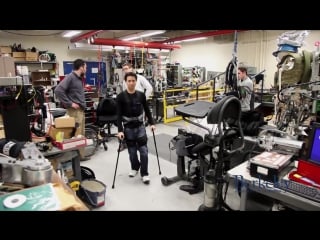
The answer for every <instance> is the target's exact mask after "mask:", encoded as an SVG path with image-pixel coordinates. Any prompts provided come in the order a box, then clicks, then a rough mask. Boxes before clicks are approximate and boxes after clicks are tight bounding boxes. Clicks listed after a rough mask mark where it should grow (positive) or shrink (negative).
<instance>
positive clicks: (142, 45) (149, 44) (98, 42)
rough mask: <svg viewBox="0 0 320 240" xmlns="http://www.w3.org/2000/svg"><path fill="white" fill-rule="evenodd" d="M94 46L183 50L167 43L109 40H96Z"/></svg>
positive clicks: (178, 46)
mask: <svg viewBox="0 0 320 240" xmlns="http://www.w3.org/2000/svg"><path fill="white" fill-rule="evenodd" d="M92 44H96V45H111V46H125V47H137V48H156V49H169V50H173V49H179V48H181V46H180V45H173V44H165V43H158V42H140V41H123V40H118V39H108V38H95V39H94V41H93V43H92Z"/></svg>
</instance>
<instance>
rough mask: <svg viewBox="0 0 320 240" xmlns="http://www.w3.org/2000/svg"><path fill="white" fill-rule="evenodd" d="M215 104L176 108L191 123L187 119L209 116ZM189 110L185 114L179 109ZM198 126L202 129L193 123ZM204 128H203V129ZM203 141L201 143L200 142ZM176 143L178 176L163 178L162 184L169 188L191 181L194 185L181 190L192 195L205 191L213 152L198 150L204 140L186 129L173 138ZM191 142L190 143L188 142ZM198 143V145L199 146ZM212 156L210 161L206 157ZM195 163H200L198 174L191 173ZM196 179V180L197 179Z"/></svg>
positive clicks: (183, 187) (187, 105)
mask: <svg viewBox="0 0 320 240" xmlns="http://www.w3.org/2000/svg"><path fill="white" fill-rule="evenodd" d="M214 105H215V103H213V102H206V101H196V102H194V103H188V104H183V105H179V106H178V107H176V108H175V110H176V112H177V114H179V115H182V117H183V119H184V120H185V121H187V122H188V121H189V119H187V117H194V118H204V117H206V115H207V114H208V110H209V109H211V107H213V106H214ZM182 108H183V109H186V108H188V110H189V112H188V113H183V110H182V111H179V109H182ZM192 123H193V124H195V125H196V126H200V127H202V126H201V125H200V124H198V123H195V122H192ZM202 128H203V127H202ZM200 139H201V141H200V143H199V140H200ZM173 140H174V141H175V142H176V143H175V146H174V148H175V149H176V153H177V176H174V177H170V178H168V177H162V178H161V182H162V184H163V185H164V186H169V185H171V184H173V183H175V182H178V181H181V180H184V181H189V182H191V183H192V185H189V186H188V185H182V186H180V189H181V190H183V191H187V192H189V193H190V194H193V193H197V192H200V191H202V190H203V176H204V173H205V172H206V171H207V167H208V165H209V162H210V161H211V160H210V159H213V153H212V151H209V150H210V148H201V149H198V147H199V145H200V144H202V142H203V138H202V137H201V136H199V135H197V134H191V133H188V132H187V131H186V130H185V129H178V135H177V136H176V137H175V138H173ZM188 140H190V141H188ZM197 143H198V144H197ZM208 154H209V155H210V159H209V160H208V159H207V158H206V155H208ZM186 158H188V171H187V172H186ZM193 161H199V166H198V168H197V169H196V173H195V174H193V173H191V172H190V165H191V163H192V162H193ZM195 177H196V178H195Z"/></svg>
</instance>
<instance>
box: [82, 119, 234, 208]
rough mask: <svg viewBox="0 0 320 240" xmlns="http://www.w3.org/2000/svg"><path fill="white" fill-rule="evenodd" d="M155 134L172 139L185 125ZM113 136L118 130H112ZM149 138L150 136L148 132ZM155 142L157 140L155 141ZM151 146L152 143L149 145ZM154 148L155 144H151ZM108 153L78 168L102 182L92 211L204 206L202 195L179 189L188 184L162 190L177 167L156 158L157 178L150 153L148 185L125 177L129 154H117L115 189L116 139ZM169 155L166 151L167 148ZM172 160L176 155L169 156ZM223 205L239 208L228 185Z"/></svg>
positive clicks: (162, 128)
mask: <svg viewBox="0 0 320 240" xmlns="http://www.w3.org/2000/svg"><path fill="white" fill-rule="evenodd" d="M156 127H157V129H156V132H155V134H156V135H157V134H160V133H165V134H168V135H171V136H175V135H177V132H178V128H179V127H184V128H186V127H187V128H188V127H190V126H187V125H186V123H185V122H183V121H178V122H173V123H169V124H162V123H161V124H157V125H156ZM112 130H113V132H116V131H117V129H116V128H113V129H112ZM147 134H148V136H152V133H151V131H150V129H149V128H147ZM156 139H157V138H156ZM149 144H151V143H149ZM152 144H154V143H152ZM107 145H108V150H107V151H105V150H104V149H103V148H102V146H101V148H100V149H99V150H98V151H97V152H96V153H95V155H94V156H92V157H91V159H90V160H88V161H82V162H81V165H82V166H86V167H89V168H91V169H92V170H93V171H94V173H95V176H96V179H97V180H99V181H102V182H103V183H104V184H105V185H106V186H107V188H106V194H105V204H104V206H102V207H99V208H93V209H92V210H94V211H197V210H198V208H199V206H200V205H201V204H202V203H203V200H204V192H203V191H202V192H200V193H196V194H189V193H188V192H185V191H182V190H180V189H179V186H180V185H185V184H190V183H188V182H185V181H179V182H177V183H174V184H172V185H170V186H164V185H163V184H162V183H161V178H162V177H163V176H167V177H173V176H176V175H177V168H176V164H175V163H173V162H171V161H168V159H167V160H166V159H163V158H161V157H159V162H160V169H161V172H162V174H161V175H159V168H158V161H157V157H156V155H154V154H151V153H150V152H149V176H150V179H151V181H150V184H149V185H145V184H143V183H142V180H141V177H140V175H137V176H136V177H134V178H130V177H129V176H128V173H129V170H130V164H129V159H128V151H127V150H124V151H122V152H120V154H119V160H118V167H117V173H116V178H115V184H114V188H112V183H113V179H114V173H115V167H116V160H117V153H118V152H117V149H118V146H119V143H118V140H117V139H116V138H111V139H110V141H109V142H108V143H107ZM168 151H169V148H168ZM171 157H172V158H174V157H175V153H174V152H173V154H172V155H171ZM226 202H227V203H228V205H229V206H230V207H231V208H233V209H235V210H238V209H239V207H240V198H239V196H238V193H237V191H236V190H235V188H234V187H233V183H232V182H230V184H229V189H228V193H227V198H226Z"/></svg>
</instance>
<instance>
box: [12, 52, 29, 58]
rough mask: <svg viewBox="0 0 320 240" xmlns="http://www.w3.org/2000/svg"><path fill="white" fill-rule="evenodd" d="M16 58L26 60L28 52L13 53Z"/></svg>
mask: <svg viewBox="0 0 320 240" xmlns="http://www.w3.org/2000/svg"><path fill="white" fill-rule="evenodd" d="M12 57H14V58H24V59H25V58H26V52H12Z"/></svg>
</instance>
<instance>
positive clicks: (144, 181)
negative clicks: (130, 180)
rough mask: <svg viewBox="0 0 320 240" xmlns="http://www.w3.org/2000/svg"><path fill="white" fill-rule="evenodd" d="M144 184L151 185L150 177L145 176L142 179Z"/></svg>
mask: <svg viewBox="0 0 320 240" xmlns="http://www.w3.org/2000/svg"><path fill="white" fill-rule="evenodd" d="M142 182H143V183H144V184H149V183H150V177H149V176H143V177H142Z"/></svg>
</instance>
